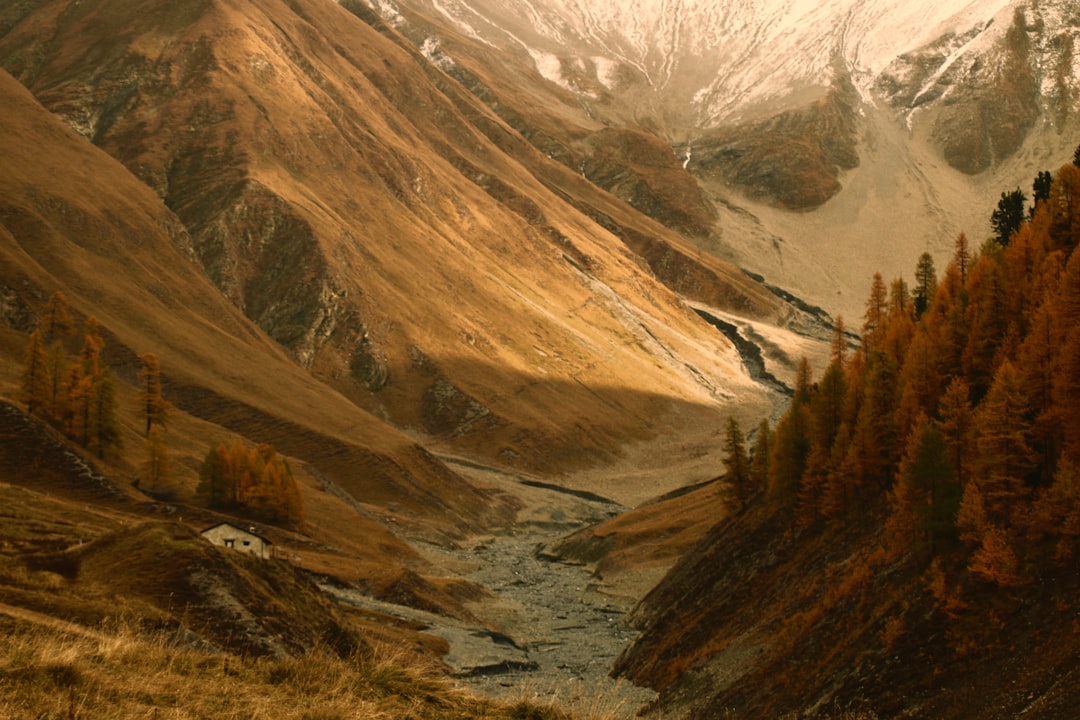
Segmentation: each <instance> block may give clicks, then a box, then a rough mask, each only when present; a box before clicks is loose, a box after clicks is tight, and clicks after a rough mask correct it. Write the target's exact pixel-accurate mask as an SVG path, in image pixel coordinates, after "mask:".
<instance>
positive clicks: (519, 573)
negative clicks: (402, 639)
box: [433, 529, 655, 718]
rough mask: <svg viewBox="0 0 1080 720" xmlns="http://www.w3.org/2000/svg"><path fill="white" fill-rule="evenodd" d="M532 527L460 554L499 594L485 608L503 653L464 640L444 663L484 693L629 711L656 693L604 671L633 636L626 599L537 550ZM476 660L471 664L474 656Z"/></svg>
mask: <svg viewBox="0 0 1080 720" xmlns="http://www.w3.org/2000/svg"><path fill="white" fill-rule="evenodd" d="M551 539H552V538H551V536H550V535H544V534H542V533H540V532H538V531H536V530H534V529H528V530H525V531H523V532H519V533H518V534H515V535H510V536H499V537H493V538H490V539H487V540H485V541H483V542H480V543H478V544H477V545H475V546H474V547H473V548H471V550H468V551H466V552H465V553H461V554H462V555H465V554H467V555H468V558H466V557H462V558H461V559H462V560H465V559H471V560H472V561H473V562H475V567H476V569H475V571H474V572H472V573H469V574H466V577H468V578H469V579H470V580H473V581H475V582H477V583H480V584H482V585H484V586H485V587H487V588H488V589H489V590H491V591H492V592H493V593H494V594H495V595H496V597H497V600H496V601H495V602H489V603H486V604H485V605H486V607H485V608H483V611H484V612H485V614H486V615H487V617H488V618H493V619H494V620H495V622H497V623H498V626H499V627H500V629H501V630H502V631H503V635H500V636H497V637H495V638H494V640H493V643H501V644H502V646H503V651H504V652H503V658H502V659H501V660H500V659H498V658H494V657H493V658H492V659H494V660H495V661H494V662H493V663H487V664H485V663H484V662H483V658H482V655H481V656H473V657H470V656H469V655H470V650H469V648H468V647H467V646H462V645H460V644H459V645H458V647H457V648H455V647H454V643H453V640H452V638H448V639H449V640H450V641H451V651H450V655H449V656H448V657H447V661H448V662H449V663H450V664H451V665H452V666H454V667H455V668H457V670H458V676H459V679H460V681H461V682H462V683H463V684H466V685H468V686H470V687H472V688H473V689H475V690H476V691H478V692H480V693H482V694H484V695H489V696H496V697H503V698H509V699H518V698H523V699H529V700H534V701H540V702H546V701H548V700H551V701H554V702H557V703H558V704H559V705H560V706H563V707H565V708H567V709H570V710H573V711H576V712H580V713H582V714H585V715H593V716H598V717H609V718H616V717H618V718H622V717H633V716H634V715H635V714H636V711H637V710H638V708H639V707H640V706H641V705H643V704H645V703H647V702H648V701H650V700H651V699H653V698H654V697H655V693H653V692H652V691H650V690H646V689H643V688H637V687H634V686H633V685H630V684H629V683H627V682H626V681H616V680H614V679H612V678H610V677H609V675H608V673H609V672H610V671H611V667H612V664H613V663H614V661H615V658H616V657H618V655H619V653H620V652H622V650H623V648H625V647H626V646H627V645H628V644H629V643H630V641H631V640H632V639H633V638H634V636H635V634H636V633H635V631H634V630H633V629H632V628H630V627H628V626H627V625H626V622H625V618H626V613H627V612H628V611H629V610H630V609H631V607H630V601H629V600H627V599H622V598H614V597H611V596H608V595H605V594H604V593H603V592H601V591H600V589H599V588H598V587H597V585H596V583H595V581H594V579H593V578H592V576H591V574H590V572H589V570H588V569H587V568H585V567H582V566H580V565H572V564H566V563H562V562H558V561H555V560H551V559H544V558H543V557H540V556H538V554H537V550H538V549H539V548H540V547H541V546H542V543H543V542H544V541H549V540H551ZM433 632H435V633H436V634H438V631H437V630H433ZM478 660H479V661H481V662H476V661H478Z"/></svg>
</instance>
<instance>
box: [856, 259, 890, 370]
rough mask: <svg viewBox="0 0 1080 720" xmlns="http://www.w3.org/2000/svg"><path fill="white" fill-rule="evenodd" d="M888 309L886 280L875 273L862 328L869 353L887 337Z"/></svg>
mask: <svg viewBox="0 0 1080 720" xmlns="http://www.w3.org/2000/svg"><path fill="white" fill-rule="evenodd" d="M888 307H889V306H888V290H886V288H885V280H884V279H882V277H881V273H874V280H873V282H872V283H871V285H870V296H869V297H868V298H867V300H866V313H865V314H864V315H863V326H862V338H863V348H865V350H866V351H867V352H868V353H869V352H870V351H871V350H874V349H876V348H877V347H878V345H880V344H881V341H882V340H883V339H884V337H885V321H886V318H887V317H888Z"/></svg>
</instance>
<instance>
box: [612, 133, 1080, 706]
mask: <svg viewBox="0 0 1080 720" xmlns="http://www.w3.org/2000/svg"><path fill="white" fill-rule="evenodd" d="M1034 191H1035V192H1034V197H1035V201H1034V206H1033V207H1030V208H1026V207H1024V206H1023V204H1022V202H1023V200H1022V199H1023V194H1022V193H1020V192H1019V191H1013V192H1012V193H1003V194H1002V199H1001V202H1000V203H999V205H998V209H997V210H996V211H995V212H994V213H993V217H992V223H993V225H994V227H995V230H996V235H995V237H994V238H992V239H990V240H988V241H987V242H986V243H985V244H984V245H983V246H982V247H981V248H979V249H978V250H977V251H974V250H973V249H972V248H971V247H970V245H969V243H968V240H967V238H966V237H965V236H964V235H960V236H959V237H958V238H957V239H956V252H955V254H954V256H953V258H952V260H951V262H950V263H949V264H948V266H947V267H946V268H945V270H944V272H943V273H942V274H941V276H940V277H938V275H937V273H936V272H935V270H934V268H933V264H932V261H929V258H928V256H924V258H923V259H921V260H920V262H919V265H918V268H917V271H916V278H917V280H916V284H915V285H914V286H913V287H911V288H909V287H908V285H907V283H905V282H904V281H903V280H902V279H897V280H894V281H893V282H892V283H891V284H890V285H886V283H885V281H884V280H883V278H882V277H881V276H880V275H877V276H875V277H874V280H873V283H872V288H871V292H870V296H869V299H868V300H867V303H866V312H865V315H864V318H863V323H862V326H861V328H860V329H861V336H862V339H861V343H860V345H859V346H858V347H857V348H855V349H854V350H853V351H852V349H851V348H849V347H848V344H847V342H846V341H845V338H844V335H843V334H842V331H841V332H838V333H837V340H836V342H834V346H833V354H832V362H831V363H830V364H829V366H828V367H827V368H826V369H825V371H824V372H823V373H822V375H821V376H820V378H817V379H816V380H815V379H814V378H812V377H811V373H810V370H809V367H808V365H807V364H806V363H804V364H803V366H802V369H801V371H800V373H799V377H798V380H797V382H796V391H795V396H794V398H793V400H792V403H791V406H790V408H789V409H788V411H787V412H786V414H785V415H784V416H783V417H782V418H781V419H780V420H779V422H778V423H777V425H776V428H775V429H774V430H771V429H770V428H769V427H768V426H767V425H765V426H763V427H762V428H760V429H759V430H758V431H757V433H756V436H755V437H754V445H755V450H756V452H755V453H754V455H753V458H751V457H750V456H749V454H748V453H747V451H746V448H745V443H744V441H743V439H742V435H741V432H740V431H739V429H738V427H737V426H736V425H735V424H733V426H732V427H729V432H728V458H729V468H728V477H729V480H730V481H731V482H732V484H733V486H734V487H735V488H736V489H738V488H740V487H741V488H743V492H741V493H736V497H737V498H738V497H741V498H745V500H746V502H744V503H743V504H742V507H741V508H736V510H737V512H736V513H734V514H733V516H732V517H731V518H729V519H727V520H725V521H722V522H721V523H720V524H718V525H717V526H716V527H715V528H714V529H713V530H712V531H711V533H710V537H709V538H707V539H706V541H705V542H703V543H702V544H701V545H699V546H698V547H697V548H696V550H695V551H693V552H692V553H690V554H689V555H688V556H687V557H685V558H684V559H683V560H682V561H681V562H680V563H679V564H678V565H677V566H676V567H675V568H674V569H673V570H672V571H671V572H670V573H669V575H668V576H667V577H666V578H665V580H664V582H662V583H661V585H660V586H659V587H657V588H656V589H655V590H654V591H653V592H652V593H651V594H650V595H649V596H648V597H647V598H646V599H645V600H644V601H643V602H642V604H641V606H640V607H639V609H638V611H637V616H638V620H639V622H640V623H641V625H642V627H643V635H642V636H641V637H640V638H639V639H638V641H637V642H636V643H635V644H634V645H633V646H632V647H631V648H629V649H628V651H627V652H626V653H624V655H623V657H622V658H621V659H620V662H619V664H618V666H617V671H618V672H620V673H622V674H625V675H627V676H629V677H631V678H633V679H634V680H635V681H636V682H642V683H649V684H652V685H653V686H654V687H656V688H658V689H660V690H662V691H663V695H662V698H661V704H662V706H663V707H665V708H667V709H670V708H675V707H678V708H680V709H681V710H687V709H689V711H690V714H691V716H694V717H716V716H717V715H716V714H717V713H718V712H721V711H724V712H731V711H734V712H735V713H736V716H737V717H773V716H776V715H778V714H782V713H784V712H802V711H807V710H812V709H815V708H822V707H832V708H842V709H849V708H854V709H857V710H868V711H873V712H875V713H877V714H878V715H879V716H882V717H889V716H897V715H901V714H904V715H906V716H907V715H912V714H914V715H917V716H920V717H939V718H948V717H976V716H977V717H985V718H993V717H1002V718H1004V717H1017V716H1019V715H1020V714H1022V713H1024V712H1033V713H1035V715H1037V716H1038V717H1041V718H1052V717H1071V716H1072V715H1071V713H1072V712H1074V709H1075V707H1076V706H1077V702H1078V701H1080V698H1078V697H1077V693H1076V689H1075V688H1076V683H1075V682H1073V680H1074V679H1075V677H1076V673H1077V671H1078V669H1080V665H1078V663H1077V653H1076V647H1077V643H1078V641H1080V636H1078V634H1077V633H1078V630H1077V629H1078V628H1080V624H1078V620H1080V608H1078V607H1077V604H1076V591H1077V589H1078V588H1080V577H1078V575H1077V572H1076V553H1077V550H1078V549H1080V415H1078V414H1077V413H1076V411H1075V408H1076V407H1077V406H1078V404H1080V322H1078V320H1080V254H1077V253H1075V252H1074V249H1075V248H1076V246H1077V244H1078V243H1080V151H1078V156H1077V159H1076V162H1074V163H1072V164H1067V165H1064V166H1062V167H1061V168H1060V169H1059V170H1058V171H1057V172H1056V173H1054V174H1053V175H1051V174H1050V173H1049V172H1046V173H1040V174H1039V176H1038V178H1037V179H1036V182H1035V184H1034ZM1017 198H1021V205H1020V207H1021V209H1022V213H1021V214H1018V213H1017V212H1016V200H1017ZM838 327H839V328H842V323H838Z"/></svg>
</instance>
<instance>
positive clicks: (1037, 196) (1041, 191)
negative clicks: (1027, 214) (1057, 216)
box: [1031, 170, 1054, 217]
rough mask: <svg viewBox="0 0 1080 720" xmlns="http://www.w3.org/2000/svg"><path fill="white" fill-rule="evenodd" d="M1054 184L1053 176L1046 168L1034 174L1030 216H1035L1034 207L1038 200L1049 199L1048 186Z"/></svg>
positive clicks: (1037, 204) (1044, 200)
mask: <svg viewBox="0 0 1080 720" xmlns="http://www.w3.org/2000/svg"><path fill="white" fill-rule="evenodd" d="M1053 184H1054V176H1053V175H1051V174H1050V172H1049V171H1047V170H1041V171H1039V174H1038V175H1036V176H1035V182H1034V183H1032V185H1031V192H1032V195H1031V217H1035V208H1037V207H1038V206H1039V203H1040V202H1046V201H1047V200H1049V199H1050V187H1051V186H1052V185H1053Z"/></svg>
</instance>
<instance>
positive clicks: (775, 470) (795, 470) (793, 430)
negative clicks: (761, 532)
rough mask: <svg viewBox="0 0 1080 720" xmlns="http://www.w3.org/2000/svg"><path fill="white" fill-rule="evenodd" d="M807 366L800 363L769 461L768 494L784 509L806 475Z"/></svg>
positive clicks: (808, 392) (808, 366) (775, 432)
mask: <svg viewBox="0 0 1080 720" xmlns="http://www.w3.org/2000/svg"><path fill="white" fill-rule="evenodd" d="M810 382H811V375H810V363H809V361H808V360H807V359H806V358H803V359H802V360H801V361H800V362H799V370H798V374H797V376H796V380H795V392H794V395H793V397H792V400H791V405H790V406H789V407H788V411H787V412H786V413H785V414H784V416H783V417H782V418H780V422H778V423H777V424H776V430H775V431H774V432H773V434H772V438H771V448H770V457H769V484H768V488H769V494H770V495H771V496H772V497H773V498H775V499H776V500H777V501H778V502H779V503H780V504H781V505H783V506H787V507H790V506H793V505H794V503H795V501H796V499H797V497H798V494H799V484H800V483H801V482H802V477H803V473H804V472H805V471H806V457H807V454H808V453H809V450H810V410H809V404H810Z"/></svg>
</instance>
